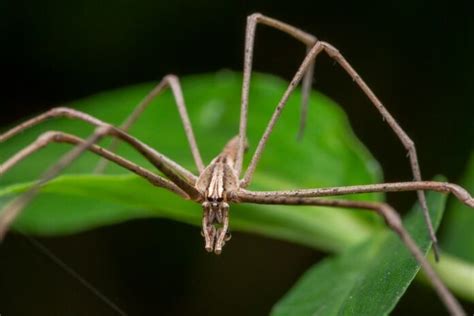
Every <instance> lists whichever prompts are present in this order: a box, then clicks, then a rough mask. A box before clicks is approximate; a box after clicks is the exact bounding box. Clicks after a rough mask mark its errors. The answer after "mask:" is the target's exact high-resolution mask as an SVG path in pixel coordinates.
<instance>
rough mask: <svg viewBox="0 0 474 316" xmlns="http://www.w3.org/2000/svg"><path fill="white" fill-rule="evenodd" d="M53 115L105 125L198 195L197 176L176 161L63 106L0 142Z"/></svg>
mask: <svg viewBox="0 0 474 316" xmlns="http://www.w3.org/2000/svg"><path fill="white" fill-rule="evenodd" d="M55 117H66V118H70V119H78V120H81V121H84V122H86V123H89V124H91V125H94V126H97V127H106V128H107V129H106V130H107V133H108V135H110V136H112V137H117V138H119V139H121V140H123V141H125V142H126V143H128V144H129V145H131V146H132V147H133V148H135V149H136V150H137V151H138V152H140V153H141V154H142V155H143V156H144V157H145V158H147V159H148V161H150V162H151V163H152V164H153V165H154V166H155V167H156V168H158V170H160V171H161V172H163V173H164V174H165V175H166V176H167V177H168V178H169V179H170V180H171V181H173V182H174V183H175V184H176V185H178V186H179V187H180V188H181V189H182V190H183V191H185V192H186V193H187V194H188V195H189V196H190V197H191V198H192V199H197V198H198V197H199V192H197V190H196V189H195V188H194V183H196V181H197V177H196V176H195V175H193V174H192V173H191V172H189V171H188V170H187V169H185V168H184V167H182V166H181V165H179V164H178V163H176V162H174V161H172V160H171V159H169V158H168V157H166V156H165V155H163V154H161V153H159V152H158V151H156V150H155V149H153V148H151V147H149V146H148V145H146V144H144V143H142V142H141V141H139V140H138V139H136V138H134V137H133V136H131V135H130V134H127V133H126V132H124V131H122V130H120V129H118V128H116V127H113V126H111V125H109V124H107V123H105V122H103V121H101V120H99V119H97V118H95V117H92V116H90V115H88V114H86V113H83V112H80V111H77V110H74V109H70V108H65V107H59V108H54V109H51V110H49V111H47V112H45V113H43V114H40V115H38V116H36V117H34V118H32V119H30V120H28V121H26V122H23V123H22V124H20V125H18V126H16V127H14V128H12V129H11V130H9V131H7V132H6V133H4V134H3V135H0V143H2V142H4V141H6V140H7V139H9V138H11V137H13V136H14V135H16V134H18V133H20V132H22V131H23V130H25V129H27V128H30V127H32V126H34V125H37V124H39V123H41V122H43V121H45V120H47V119H50V118H55Z"/></svg>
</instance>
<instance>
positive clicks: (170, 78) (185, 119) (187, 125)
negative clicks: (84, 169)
mask: <svg viewBox="0 0 474 316" xmlns="http://www.w3.org/2000/svg"><path fill="white" fill-rule="evenodd" d="M167 87H170V89H171V92H172V93H173V97H174V100H175V101H176V106H177V107H178V112H179V115H180V117H181V121H182V123H183V127H184V132H185V134H186V137H187V138H188V143H189V146H190V149H191V153H192V155H193V158H194V162H195V163H196V167H197V169H198V171H199V173H201V172H202V171H203V170H204V164H203V162H202V158H201V153H200V152H199V148H198V145H197V142H196V138H195V136H194V132H193V127H192V125H191V121H190V119H189V115H188V111H187V109H186V104H185V102H184V96H183V90H182V89H181V84H180V82H179V79H178V77H177V76H175V75H167V76H165V77H164V78H163V79H162V80H161V81H160V83H159V84H158V85H156V86H155V88H153V90H151V91H150V93H149V94H148V95H147V96H146V97H145V98H144V99H143V100H142V101H141V102H140V103H139V104H138V105H137V106H136V107H135V109H134V110H133V112H132V113H131V114H130V115H129V116H128V117H127V118H126V119H125V121H124V122H123V123H122V125H120V129H121V130H122V131H124V132H128V130H129V129H130V127H131V126H132V125H133V124H134V123H135V122H136V120H137V119H138V118H139V117H140V115H141V114H142V113H143V111H144V110H145V109H146V108H147V107H148V106H149V105H150V103H151V102H152V101H153V100H154V99H155V98H156V97H157V96H158V95H160V93H161V92H163V90H164V89H166V88H167ZM117 146H118V140H117V139H113V140H112V142H111V144H110V145H109V147H108V149H109V150H110V151H112V152H115V151H116V149H117ZM106 166H107V160H101V161H99V163H98V164H97V166H96V168H95V172H97V173H101V172H103V171H104V169H105V167H106Z"/></svg>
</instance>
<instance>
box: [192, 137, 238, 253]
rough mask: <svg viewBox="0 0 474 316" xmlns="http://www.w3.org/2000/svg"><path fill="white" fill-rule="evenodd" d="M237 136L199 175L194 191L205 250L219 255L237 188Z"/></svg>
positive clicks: (224, 240)
mask: <svg viewBox="0 0 474 316" xmlns="http://www.w3.org/2000/svg"><path fill="white" fill-rule="evenodd" d="M238 146H239V137H238V136H236V137H234V138H232V139H231V140H230V141H229V142H228V143H227V145H226V146H225V147H224V149H223V150H222V152H221V153H220V154H219V155H218V156H217V157H216V158H214V159H213V160H212V161H211V163H210V164H209V166H207V167H206V168H205V169H204V171H202V172H201V174H200V176H199V178H198V181H197V182H196V189H197V190H198V191H199V193H200V195H201V196H200V200H202V208H203V217H202V235H203V236H204V240H205V248H206V250H207V251H209V252H211V251H214V252H215V253H216V254H220V253H221V252H222V247H223V246H224V244H225V242H226V241H228V240H229V239H230V234H229V232H228V230H229V203H228V202H230V199H231V197H232V195H235V193H236V192H237V190H238V189H239V177H238V175H237V170H235V162H236V158H237V150H238Z"/></svg>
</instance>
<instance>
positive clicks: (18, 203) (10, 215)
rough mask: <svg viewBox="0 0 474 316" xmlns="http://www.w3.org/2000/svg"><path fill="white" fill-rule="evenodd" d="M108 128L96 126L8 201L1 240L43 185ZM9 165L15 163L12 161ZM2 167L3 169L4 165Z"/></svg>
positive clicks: (0, 228)
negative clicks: (18, 194)
mask: <svg viewBox="0 0 474 316" xmlns="http://www.w3.org/2000/svg"><path fill="white" fill-rule="evenodd" d="M107 131H108V128H107V127H105V126H100V127H98V128H96V130H95V132H94V133H93V134H92V135H91V136H89V137H88V138H87V139H86V140H85V141H84V142H83V143H82V144H80V145H78V146H76V147H74V149H72V150H71V151H69V152H67V153H66V154H65V155H63V156H62V157H61V158H60V159H59V160H58V162H57V163H56V164H54V165H53V166H52V167H50V168H49V169H48V170H47V171H46V172H45V173H43V175H42V176H41V177H40V179H39V180H38V181H36V183H35V184H33V186H31V187H30V188H29V189H28V190H27V191H26V192H25V193H23V194H21V195H20V196H19V197H17V198H15V199H13V201H11V202H10V203H8V204H7V205H6V206H5V207H4V209H3V210H2V212H1V214H0V240H1V239H3V237H4V236H5V233H6V232H7V230H8V227H9V226H10V225H11V223H12V222H13V221H14V220H15V218H16V217H17V216H18V215H19V214H20V212H21V211H22V210H23V209H24V208H25V206H26V205H28V203H30V202H31V200H33V199H34V198H35V197H36V195H37V194H38V193H39V191H40V189H41V186H42V185H43V184H45V183H46V182H48V181H49V180H51V179H53V178H54V177H56V176H57V175H58V174H59V173H60V172H61V171H63V170H64V169H65V168H66V167H67V166H69V165H70V164H71V163H72V162H73V161H74V160H76V159H77V158H78V157H79V156H80V155H81V154H82V153H83V152H84V151H86V150H87V149H88V148H89V147H90V146H92V145H93V144H95V143H96V142H97V141H99V140H100V139H101V138H102V137H103V136H105V135H106V134H107ZM9 165H10V166H11V165H13V163H12V162H10V163H9ZM0 169H3V165H2V167H1V168H0Z"/></svg>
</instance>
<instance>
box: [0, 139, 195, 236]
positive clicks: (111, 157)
mask: <svg viewBox="0 0 474 316" xmlns="http://www.w3.org/2000/svg"><path fill="white" fill-rule="evenodd" d="M85 142H86V141H85V140H84V139H82V138H80V137H77V136H74V135H71V134H67V133H63V132H56V131H48V132H45V133H43V134H41V135H40V136H39V137H38V138H37V139H36V140H35V141H34V142H33V143H31V144H30V145H28V146H26V147H25V148H23V149H22V150H20V151H19V152H17V153H16V154H15V155H13V156H12V157H10V158H9V159H8V160H7V161H5V162H4V163H3V164H1V165H0V174H2V175H3V174H5V173H6V172H7V171H8V170H10V169H11V168H13V167H14V166H15V165H16V164H18V163H19V162H21V161H22V160H24V159H26V158H27V157H28V156H30V155H32V154H34V153H35V152H37V151H39V150H40V149H43V148H45V147H46V146H48V145H49V144H51V143H63V144H70V145H75V146H78V145H82V144H84V143H85ZM85 150H88V151H90V152H92V153H94V154H96V155H99V156H101V157H102V158H104V159H107V160H108V161H111V162H113V163H115V164H117V165H119V166H121V167H123V168H125V169H127V170H129V171H131V172H133V173H135V174H137V175H138V176H140V177H142V178H145V179H146V180H148V181H149V182H150V183H151V184H153V185H155V186H158V187H162V188H165V189H168V190H170V191H171V192H174V193H176V194H178V195H180V196H182V197H183V198H185V199H188V198H189V196H188V195H187V194H186V193H185V192H184V191H183V190H181V189H180V188H179V187H178V186H177V185H175V184H174V183H173V182H171V181H169V180H168V179H165V178H163V177H161V176H159V175H157V174H154V173H153V172H151V171H149V170H148V169H146V168H143V167H141V166H139V165H137V164H135V163H133V162H131V161H130V160H127V159H125V158H124V157H121V156H119V155H117V154H115V153H113V152H111V151H109V150H107V149H105V148H103V147H100V146H98V145H95V144H93V145H90V146H89V147H87V148H86V149H85ZM0 226H1V225H0ZM0 230H1V229H0Z"/></svg>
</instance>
